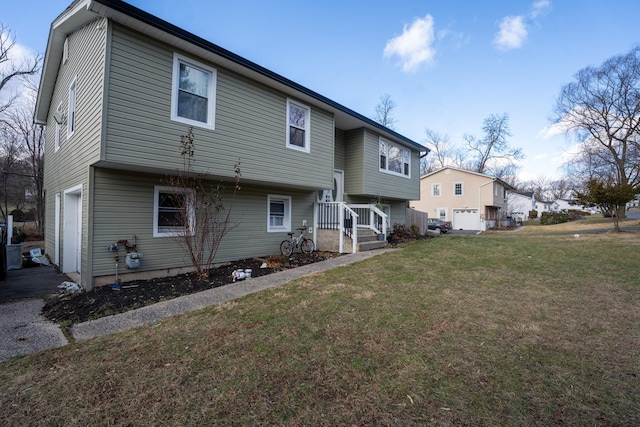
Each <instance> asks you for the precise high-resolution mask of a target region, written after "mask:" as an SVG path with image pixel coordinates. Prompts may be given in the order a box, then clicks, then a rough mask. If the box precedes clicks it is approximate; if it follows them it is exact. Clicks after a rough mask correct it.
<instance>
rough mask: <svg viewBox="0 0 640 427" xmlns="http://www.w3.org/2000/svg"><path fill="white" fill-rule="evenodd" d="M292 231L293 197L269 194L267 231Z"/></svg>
mask: <svg viewBox="0 0 640 427" xmlns="http://www.w3.org/2000/svg"><path fill="white" fill-rule="evenodd" d="M279 231H280V232H281V231H287V232H288V231H291V197H289V196H278V195H271V194H270V195H268V196H267V232H279Z"/></svg>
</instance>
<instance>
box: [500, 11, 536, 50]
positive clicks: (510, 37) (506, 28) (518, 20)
mask: <svg viewBox="0 0 640 427" xmlns="http://www.w3.org/2000/svg"><path fill="white" fill-rule="evenodd" d="M528 34H529V32H528V31H527V25H526V24H525V22H524V17H523V16H505V17H504V18H502V21H500V31H499V32H498V34H497V35H496V37H495V39H493V45H494V46H495V47H496V48H497V49H498V50H503V51H506V50H511V49H517V48H519V47H522V45H523V44H524V42H525V41H526V40H527V35H528Z"/></svg>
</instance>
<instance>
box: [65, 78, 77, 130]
mask: <svg viewBox="0 0 640 427" xmlns="http://www.w3.org/2000/svg"><path fill="white" fill-rule="evenodd" d="M77 99H78V76H75V77H74V78H73V80H71V84H70V85H69V103H68V105H67V139H69V138H71V136H72V135H73V133H74V132H75V131H76V126H77V123H78V117H77V114H76V105H77Z"/></svg>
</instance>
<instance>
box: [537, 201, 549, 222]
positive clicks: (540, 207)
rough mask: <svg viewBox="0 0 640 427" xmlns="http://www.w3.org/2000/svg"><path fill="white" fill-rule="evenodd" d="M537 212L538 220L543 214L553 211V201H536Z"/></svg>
mask: <svg viewBox="0 0 640 427" xmlns="http://www.w3.org/2000/svg"><path fill="white" fill-rule="evenodd" d="M535 209H536V211H537V212H538V218H540V215H542V213H543V212H552V211H553V201H544V200H536V208H535Z"/></svg>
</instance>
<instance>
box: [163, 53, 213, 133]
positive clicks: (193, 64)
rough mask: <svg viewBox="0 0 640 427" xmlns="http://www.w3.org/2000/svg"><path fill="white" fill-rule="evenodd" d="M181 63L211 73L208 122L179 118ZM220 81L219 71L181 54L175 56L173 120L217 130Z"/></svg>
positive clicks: (208, 93) (172, 99)
mask: <svg viewBox="0 0 640 427" xmlns="http://www.w3.org/2000/svg"><path fill="white" fill-rule="evenodd" d="M180 63H183V64H186V65H188V66H190V67H193V68H197V69H199V70H201V71H204V72H205V73H209V85H208V87H207V122H206V123H205V122H200V121H198V120H193V119H189V118H186V117H181V116H178V90H179V88H180ZM217 81H218V70H216V69H215V68H213V67H210V66H208V65H205V64H203V63H202V62H198V61H195V60H193V59H190V58H187V57H186V56H182V55H180V54H177V53H174V54H173V79H172V86H171V120H173V121H175V122H180V123H185V124H188V125H191V126H195V127H200V128H205V129H211V130H213V129H215V128H216V86H217Z"/></svg>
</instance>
